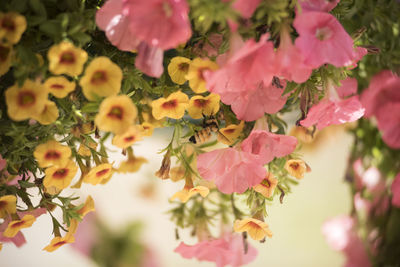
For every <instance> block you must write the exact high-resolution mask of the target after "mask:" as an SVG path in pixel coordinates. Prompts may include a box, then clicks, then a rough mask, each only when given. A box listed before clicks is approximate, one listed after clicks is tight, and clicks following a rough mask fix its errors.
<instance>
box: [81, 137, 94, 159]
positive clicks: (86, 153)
mask: <svg viewBox="0 0 400 267" xmlns="http://www.w3.org/2000/svg"><path fill="white" fill-rule="evenodd" d="M88 142H89V144H88V146H89V147H90V148H91V149H94V150H96V147H97V143H95V142H92V141H88ZM88 146H86V145H85V144H82V143H81V144H80V146H79V149H78V154H79V155H81V156H82V157H90V156H91V155H92V151H90V148H89V147H88Z"/></svg>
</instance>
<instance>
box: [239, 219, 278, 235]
mask: <svg viewBox="0 0 400 267" xmlns="http://www.w3.org/2000/svg"><path fill="white" fill-rule="evenodd" d="M233 229H234V231H235V232H237V233H241V232H247V233H248V234H249V236H250V237H251V238H252V239H254V240H262V239H264V238H265V236H268V237H272V232H271V230H270V229H269V226H268V224H266V223H265V222H263V221H260V220H257V219H254V218H246V219H243V220H236V221H235V223H234V225H233Z"/></svg>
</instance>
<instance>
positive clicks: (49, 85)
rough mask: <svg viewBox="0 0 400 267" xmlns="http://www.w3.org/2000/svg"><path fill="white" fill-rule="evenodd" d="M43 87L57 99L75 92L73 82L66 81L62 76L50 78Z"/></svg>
mask: <svg viewBox="0 0 400 267" xmlns="http://www.w3.org/2000/svg"><path fill="white" fill-rule="evenodd" d="M43 85H44V87H45V88H46V89H47V90H48V91H49V92H50V93H51V94H52V95H54V96H55V97H57V98H64V97H66V96H67V95H68V94H69V93H70V92H72V91H74V90H75V82H70V81H68V80H67V79H66V78H65V77H64V76H55V77H50V78H48V79H47V80H46V81H45V82H44V84H43Z"/></svg>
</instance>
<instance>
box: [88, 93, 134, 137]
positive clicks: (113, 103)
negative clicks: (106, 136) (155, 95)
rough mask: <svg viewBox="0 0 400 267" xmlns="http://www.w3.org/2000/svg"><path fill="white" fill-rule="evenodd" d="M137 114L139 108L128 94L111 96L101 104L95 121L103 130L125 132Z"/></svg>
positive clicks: (115, 132)
mask: <svg viewBox="0 0 400 267" xmlns="http://www.w3.org/2000/svg"><path fill="white" fill-rule="evenodd" d="M136 116H137V108H136V106H135V105H134V104H133V102H132V100H131V99H130V98H129V97H128V96H126V95H119V96H109V97H107V98H106V99H104V100H103V102H101V104H100V108H99V113H98V114H97V115H96V118H95V120H94V123H95V124H96V126H97V127H98V128H99V130H102V131H110V132H113V133H114V134H123V133H125V132H126V131H127V130H128V129H129V127H130V126H131V125H132V123H133V121H134V120H135V119H136Z"/></svg>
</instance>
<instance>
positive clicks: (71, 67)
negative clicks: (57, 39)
mask: <svg viewBox="0 0 400 267" xmlns="http://www.w3.org/2000/svg"><path fill="white" fill-rule="evenodd" d="M47 58H48V60H49V70H50V72H51V73H53V74H56V75H59V74H67V75H69V76H77V75H79V74H81V73H82V70H83V65H84V64H85V62H86V60H87V58H88V55H87V53H86V51H85V50H83V49H81V48H78V47H75V46H74V45H73V44H72V43H70V42H65V41H64V42H61V43H59V44H55V45H53V46H52V47H50V49H49V51H48V52H47Z"/></svg>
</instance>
